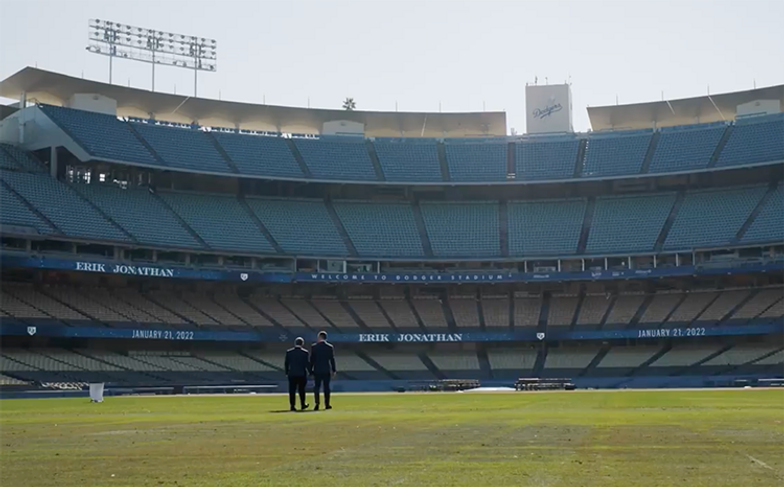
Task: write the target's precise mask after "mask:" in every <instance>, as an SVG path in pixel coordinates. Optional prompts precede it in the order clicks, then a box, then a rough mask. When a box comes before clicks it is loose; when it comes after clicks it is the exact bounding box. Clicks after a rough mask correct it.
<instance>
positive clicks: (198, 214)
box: [159, 191, 275, 254]
mask: <svg viewBox="0 0 784 487" xmlns="http://www.w3.org/2000/svg"><path fill="white" fill-rule="evenodd" d="M159 195H160V197H161V198H162V199H163V200H164V201H165V202H166V203H167V204H168V205H169V206H170V207H171V208H172V209H173V210H174V211H175V212H176V213H177V214H178V215H180V217H181V218H182V219H183V220H185V222H186V223H187V224H188V225H189V226H190V227H191V228H192V229H193V230H194V231H195V232H196V233H197V234H199V236H200V237H201V238H202V239H203V240H204V241H205V242H207V245H209V246H210V247H212V248H213V249H216V250H229V251H237V252H248V253H256V254H270V253H275V249H274V248H273V247H272V244H271V243H270V242H269V240H267V238H266V237H265V236H264V234H263V233H261V230H259V228H258V226H257V225H256V222H254V221H253V220H252V219H251V217H250V215H248V212H247V211H245V208H243V207H242V204H241V203H240V202H239V201H238V200H237V198H236V197H235V196H233V195H231V196H230V195H221V194H188V193H173V192H165V191H161V192H160V193H159Z"/></svg>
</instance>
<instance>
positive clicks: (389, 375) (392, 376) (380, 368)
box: [355, 351, 400, 380]
mask: <svg viewBox="0 0 784 487" xmlns="http://www.w3.org/2000/svg"><path fill="white" fill-rule="evenodd" d="M355 353H356V354H357V356H358V357H359V358H361V359H362V360H364V361H365V362H367V363H369V364H370V365H372V366H373V367H375V368H376V369H377V370H378V371H379V372H381V373H382V374H384V375H386V377H387V378H389V379H392V380H400V377H398V376H396V375H395V374H393V373H392V372H390V371H389V370H387V369H385V368H384V367H383V366H382V365H381V364H379V363H378V362H376V361H375V360H373V359H372V358H370V357H369V356H368V355H367V354H365V353H363V352H360V351H356V352H355Z"/></svg>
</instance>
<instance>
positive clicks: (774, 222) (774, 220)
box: [741, 185, 784, 244]
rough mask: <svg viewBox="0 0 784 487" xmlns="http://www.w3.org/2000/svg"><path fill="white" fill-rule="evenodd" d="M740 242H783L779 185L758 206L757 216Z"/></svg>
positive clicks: (783, 190)
mask: <svg viewBox="0 0 784 487" xmlns="http://www.w3.org/2000/svg"><path fill="white" fill-rule="evenodd" d="M741 242H743V243H760V242H775V243H778V244H781V243H784V188H782V187H781V186H780V185H779V187H778V188H776V190H775V191H774V192H773V193H771V195H770V197H769V198H768V200H767V201H766V202H765V205H764V206H763V207H762V208H760V212H759V213H758V214H757V218H755V219H754V221H753V222H752V223H751V225H749V228H748V229H747V230H746V233H745V234H744V235H743V238H742V239H741Z"/></svg>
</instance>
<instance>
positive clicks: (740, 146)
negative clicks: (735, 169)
mask: <svg viewBox="0 0 784 487" xmlns="http://www.w3.org/2000/svg"><path fill="white" fill-rule="evenodd" d="M782 134H784V116H782V114H777V115H770V116H767V117H755V118H749V119H746V120H738V121H736V122H735V126H734V127H733V129H732V133H731V134H730V137H729V139H727V143H726V144H725V145H724V149H723V150H722V151H721V154H719V159H718V162H717V164H716V165H717V166H719V167H722V166H735V165H742V164H756V163H760V162H777V161H778V162H781V161H784V135H782Z"/></svg>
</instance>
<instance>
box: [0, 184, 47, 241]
mask: <svg viewBox="0 0 784 487" xmlns="http://www.w3.org/2000/svg"><path fill="white" fill-rule="evenodd" d="M3 174H5V173H3ZM0 224H3V225H19V226H26V227H32V228H34V229H36V230H37V231H38V233H39V234H41V235H47V234H51V233H54V231H53V230H52V229H51V228H50V227H49V225H47V224H46V223H45V222H44V221H42V220H41V219H40V218H38V215H36V214H35V213H33V212H32V211H30V209H29V208H28V207H27V206H26V205H25V204H24V203H22V202H21V201H20V200H19V198H17V197H16V195H14V194H13V193H11V192H10V191H8V190H7V189H6V188H5V186H4V185H2V184H0Z"/></svg>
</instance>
